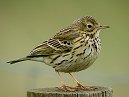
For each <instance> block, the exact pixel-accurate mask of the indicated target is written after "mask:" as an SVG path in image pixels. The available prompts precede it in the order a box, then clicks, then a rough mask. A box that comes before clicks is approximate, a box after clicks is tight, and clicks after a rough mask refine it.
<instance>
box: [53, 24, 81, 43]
mask: <svg viewBox="0 0 129 97" xmlns="http://www.w3.org/2000/svg"><path fill="white" fill-rule="evenodd" d="M79 35H80V33H78V31H77V30H76V28H75V27H74V26H68V27H65V28H64V29H62V30H60V31H59V32H58V33H57V34H56V35H55V36H54V38H55V39H59V40H70V41H71V40H73V39H75V38H77V37H79Z"/></svg>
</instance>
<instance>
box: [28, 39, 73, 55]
mask: <svg viewBox="0 0 129 97" xmlns="http://www.w3.org/2000/svg"><path fill="white" fill-rule="evenodd" d="M71 48H72V47H71V45H70V43H68V44H66V43H65V42H63V41H59V40H57V39H49V40H48V41H45V42H43V43H42V44H40V45H39V46H37V47H36V48H35V49H33V50H32V51H31V53H30V55H29V56H28V57H40V56H50V55H53V54H57V53H58V54H61V53H66V52H69V51H70V50H71Z"/></svg>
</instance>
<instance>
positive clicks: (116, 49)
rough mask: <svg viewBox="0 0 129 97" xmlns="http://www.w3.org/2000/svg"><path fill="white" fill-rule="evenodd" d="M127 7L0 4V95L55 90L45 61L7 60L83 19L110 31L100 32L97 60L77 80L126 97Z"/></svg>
mask: <svg viewBox="0 0 129 97" xmlns="http://www.w3.org/2000/svg"><path fill="white" fill-rule="evenodd" d="M128 9H129V1H128V0H53V1H52V0H0V97H26V91H27V90H28V89H32V88H42V87H54V86H59V85H60V84H59V80H58V77H57V75H56V73H55V72H54V69H52V68H51V67H49V66H47V65H45V64H44V63H38V62H30V61H26V62H22V63H19V64H16V65H10V64H7V63H6V61H9V60H13V59H15V58H19V57H23V56H26V55H27V54H29V52H30V51H31V50H32V49H33V48H34V47H35V46H37V45H38V44H40V43H42V42H43V41H45V40H47V39H49V38H50V37H52V36H53V35H54V34H55V33H56V32H58V31H59V30H60V29H61V28H62V27H65V26H67V25H69V24H71V23H72V22H73V21H74V20H75V19H77V18H79V17H82V16H86V15H91V16H94V17H96V19H97V20H98V21H99V22H100V23H101V24H105V25H109V26H110V27H111V28H110V29H107V30H104V31H102V32H101V33H100V34H101V35H100V36H101V41H102V50H101V54H100V56H99V58H98V59H97V61H96V62H95V63H94V65H92V66H91V67H90V68H88V69H87V70H84V71H81V72H79V73H75V76H76V77H77V79H79V80H80V82H82V83H83V84H88V85H98V86H106V87H112V88H113V91H114V93H113V97H129V92H128V90H129V11H128ZM63 77H64V80H65V81H66V82H67V84H68V85H75V84H73V82H72V80H71V79H70V78H69V76H68V75H67V74H63Z"/></svg>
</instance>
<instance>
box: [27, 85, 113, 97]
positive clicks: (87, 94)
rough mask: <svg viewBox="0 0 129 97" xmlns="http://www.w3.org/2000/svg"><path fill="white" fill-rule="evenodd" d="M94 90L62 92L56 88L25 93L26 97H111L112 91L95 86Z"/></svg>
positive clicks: (32, 90)
mask: <svg viewBox="0 0 129 97" xmlns="http://www.w3.org/2000/svg"><path fill="white" fill-rule="evenodd" d="M96 88H97V89H96V90H93V91H82V90H78V91H76V92H64V91H61V90H59V89H58V88H56V87H55V88H40V89H31V90H29V91H27V97H112V93H113V91H112V89H111V88H106V87H98V86H96Z"/></svg>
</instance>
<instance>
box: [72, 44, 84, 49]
mask: <svg viewBox="0 0 129 97" xmlns="http://www.w3.org/2000/svg"><path fill="white" fill-rule="evenodd" d="M81 46H83V45H82V44H81V45H79V46H78V47H75V48H73V50H76V49H78V48H80V47H81Z"/></svg>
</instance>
